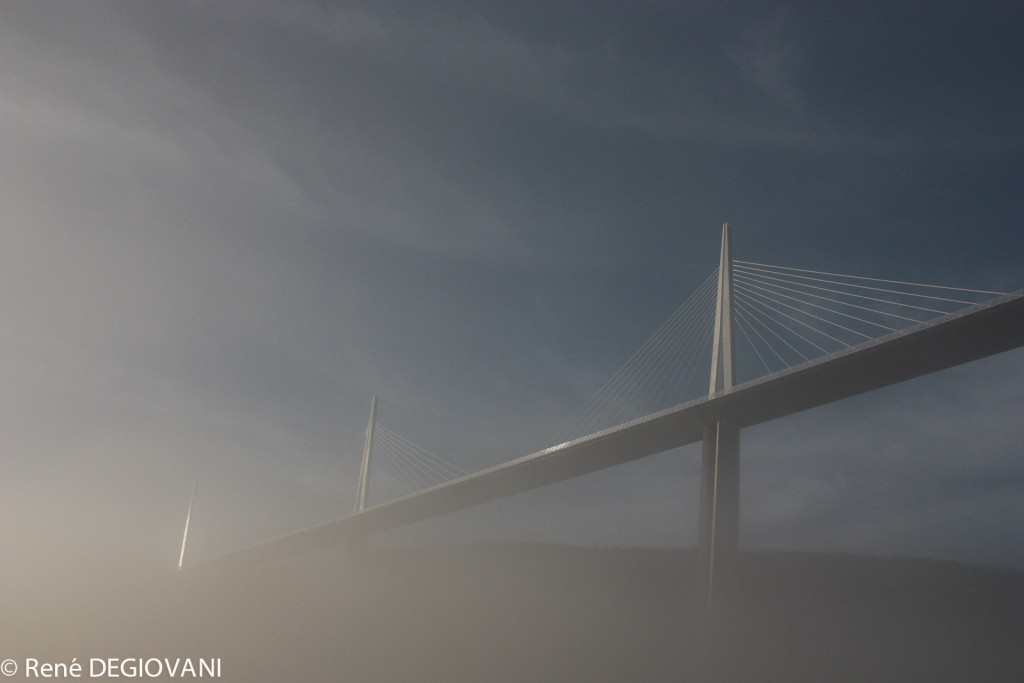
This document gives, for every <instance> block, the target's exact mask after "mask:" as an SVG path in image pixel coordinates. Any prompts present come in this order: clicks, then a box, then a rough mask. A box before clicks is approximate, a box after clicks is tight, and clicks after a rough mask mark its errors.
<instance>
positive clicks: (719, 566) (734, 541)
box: [697, 223, 740, 603]
mask: <svg viewBox="0 0 1024 683" xmlns="http://www.w3.org/2000/svg"><path fill="white" fill-rule="evenodd" d="M731 242H732V239H731V236H730V233H729V224H728V223H726V224H724V225H723V226H722V252H721V261H720V263H719V266H718V305H717V308H716V312H715V335H714V348H713V349H712V353H711V385H710V388H709V390H708V395H709V396H714V395H715V394H717V393H719V392H722V391H728V390H729V389H731V388H732V387H733V383H734V372H733V368H734V365H735V350H734V347H733V337H732V327H733V325H732V323H733V315H732V257H731V254H730V247H731ZM739 511H740V430H739V427H736V426H734V425H731V424H729V423H727V422H725V421H723V420H715V421H714V422H710V423H708V424H706V425H704V442H703V449H702V451H701V475H700V517H699V522H698V524H699V526H698V534H697V562H698V564H697V597H698V600H700V601H701V602H703V603H710V602H711V600H712V597H713V596H714V594H715V591H716V588H717V586H716V582H717V581H718V579H719V578H720V577H721V575H722V573H723V570H727V569H728V566H729V564H730V563H731V562H732V561H733V559H734V558H735V555H736V552H737V551H738V549H739V536H740V515H739Z"/></svg>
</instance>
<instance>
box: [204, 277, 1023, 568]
mask: <svg viewBox="0 0 1024 683" xmlns="http://www.w3.org/2000/svg"><path fill="white" fill-rule="evenodd" d="M1020 346H1024V290H1020V291H1017V292H1014V293H1012V294H1007V295H1004V296H1001V297H998V298H996V299H992V300H990V301H987V302H985V303H982V304H978V305H976V306H972V307H969V308H966V309H963V310H962V311H958V312H956V313H952V314H949V315H946V316H942V317H940V318H936V319H934V320H932V321H929V322H926V323H921V324H919V325H916V326H914V327H912V328H909V329H907V330H902V331H900V332H896V333H893V334H890V335H887V336H885V337H882V338H879V339H877V340H873V341H870V342H865V343H864V344H861V345H858V346H855V347H851V348H849V349H846V350H844V351H842V352H839V353H835V354H832V355H829V356H825V357H823V358H820V359H816V360H813V361H809V362H807V363H804V364H802V365H799V366H795V367H793V368H790V369H788V370H784V371H781V372H777V373H774V374H771V375H768V376H766V377H763V378H760V379H757V380H753V381H751V382H747V383H745V384H741V385H738V386H736V387H734V388H733V389H732V390H729V391H727V392H723V393H720V394H716V395H715V396H713V397H711V398H701V399H698V400H695V401H691V402H689V403H685V404H683V405H680V406H677V407H674V408H670V409H668V410H665V411H661V412H658V413H654V414H652V415H648V416H645V417H642V418H639V419H637V420H633V421H631V422H628V423H624V424H622V425H619V426H617V427H613V428H610V429H606V430H603V431H600V432H596V433H594V434H591V435H589V436H586V437H582V438H579V439H575V440H573V441H568V442H566V443H563V444H559V445H557V446H553V447H551V448H547V449H545V450H542V451H539V452H537V453H533V454H531V455H527V456H524V457H522V458H518V459H516V460H512V461H510V462H507V463H503V464H501V465H498V466H495V467H491V468H489V469H485V470H482V471H480V472H477V473H474V474H470V475H467V476H465V477H462V478H460V479H456V480H454V481H451V482H448V483H445V484H442V485H439V486H435V487H433V488H430V489H426V490H424V491H420V492H417V493H414V494H411V495H408V496H405V497H404V498H399V499H397V500H393V501H389V502H386V503H381V504H378V505H374V506H372V507H368V508H366V509H365V510H363V511H362V512H361V513H358V514H352V515H348V516H346V517H342V518H340V519H337V520H334V521H330V522H326V523H324V524H321V525H319V526H315V527H312V528H309V529H305V530H302V531H297V532H294V533H291V534H288V535H285V536H281V537H278V538H276V539H272V540H269V541H265V542H263V543H259V544H257V545H254V546H250V547H248V548H244V549H242V550H239V551H236V552H234V553H231V554H229V555H225V556H223V557H221V558H218V559H216V560H213V561H212V563H214V564H220V563H233V562H249V561H253V560H261V559H274V558H280V557H286V556H291V555H295V554H298V553H302V552H307V551H310V550H314V549H316V548H320V547H324V546H328V545H333V544H336V543H341V542H345V541H347V540H350V539H358V538H363V537H365V536H366V535H368V534H371V533H376V532H380V531H385V530H388V529H394V528H397V527H400V526H405V525H407V524H410V523H413V522H417V521H420V520H424V519H429V518H431V517H436V516H438V515H442V514H445V513H448V512H453V511H456V510H461V509H464V508H468V507H471V506H473V505H478V504H480V503H484V502H487V501H491V500H496V499H498V498H503V497H505V496H509V495H512V494H515V493H519V492H522V491H527V490H529V489H533V488H537V487H540V486H544V485H545V484H551V483H554V482H557V481H562V480H564V479H569V478H572V477H576V476H579V475H582V474H586V473H588V472H593V471H596V470H600V469H603V468H606V467H611V466H613V465H618V464H620V463H624V462H628V461H630V460H635V459H637V458H643V457H646V456H648V455H653V454H655V453H660V452H662V451H666V450H669V449H671V448H678V447H680V446H685V445H687V444H691V443H695V442H697V441H700V439H701V438H702V429H703V425H704V424H707V423H708V422H711V421H714V420H725V421H727V422H730V423H733V424H735V425H738V426H740V427H749V426H752V425H756V424H760V423H762V422H767V421H769V420H773V419H776V418H779V417H783V416H786V415H791V414H793V413H797V412H800V411H803V410H807V409H809V408H814V407H816V406H820V405H824V404H827V403H831V402H833V401H837V400H840V399H844V398H848V397H851V396H855V395H857V394H861V393H864V392H868V391H872V390H874V389H879V388H882V387H885V386H888V385H891V384H896V383H898V382H903V381H905V380H909V379H913V378H915V377H920V376H922V375H926V374H929V373H932V372H937V371H939V370H943V369H946V368H949V367H953V366H955V365H960V364H962V363H967V362H970V361H972V360H976V359H979V358H984V357H986V356H991V355H994V354H997V353H1001V352H1003V351H1008V350H1010V349H1014V348H1018V347H1020Z"/></svg>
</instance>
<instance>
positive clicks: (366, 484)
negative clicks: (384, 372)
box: [355, 396, 377, 512]
mask: <svg viewBox="0 0 1024 683" xmlns="http://www.w3.org/2000/svg"><path fill="white" fill-rule="evenodd" d="M376 423H377V397H376V396H374V397H373V400H372V401H370V423H369V424H367V425H366V441H365V442H364V443H363V465H362V467H360V468H359V494H358V495H357V496H356V509H355V511H356V512H362V511H363V508H365V507H366V498H367V495H368V494H369V491H370V454H371V453H372V452H373V430H374V426H375V425H376Z"/></svg>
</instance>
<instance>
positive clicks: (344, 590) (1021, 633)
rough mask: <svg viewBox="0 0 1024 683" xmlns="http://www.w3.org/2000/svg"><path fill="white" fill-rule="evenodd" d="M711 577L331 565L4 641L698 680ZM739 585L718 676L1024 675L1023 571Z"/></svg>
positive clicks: (475, 555)
mask: <svg viewBox="0 0 1024 683" xmlns="http://www.w3.org/2000/svg"><path fill="white" fill-rule="evenodd" d="M694 566H695V557H694V554H693V552H691V551H683V550H664V549H660V550H659V549H597V548H580V547H570V546H557V545H530V544H473V545H462V546H444V547H431V548H403V549H393V550H387V551H378V552H374V553H369V554H367V555H366V556H365V557H364V558H363V559H362V560H356V559H354V558H351V557H347V556H340V551H339V552H335V551H332V552H327V553H323V554H320V555H313V556H306V557H303V558H298V559H296V560H293V561H291V562H288V563H281V564H274V565H262V566H253V567H250V568H248V569H246V570H244V571H232V572H225V573H221V572H189V571H187V570H186V571H185V572H182V573H180V574H175V575H173V576H163V577H160V579H159V580H156V581H149V582H145V583H140V584H138V585H136V586H134V587H131V588H123V587H122V588H119V589H117V590H114V591H106V592H103V593H102V594H96V595H95V596H94V597H93V598H92V599H90V600H84V601H82V602H80V603H79V604H78V605H77V606H74V608H69V607H68V605H66V604H63V605H60V606H56V607H57V608H56V610H55V612H54V613H53V615H52V616H50V617H48V618H46V619H39V618H38V616H39V615H38V613H37V615H36V616H37V618H36V619H35V620H34V623H35V624H36V629H37V630H35V631H32V630H31V629H29V630H28V631H25V630H22V631H21V632H20V634H19V637H18V643H16V644H14V643H11V642H8V643H6V644H5V645H12V644H14V645H15V647H16V649H19V650H20V649H21V648H25V652H24V653H23V654H24V656H47V657H61V656H66V657H68V658H70V657H71V656H78V657H79V658H82V657H89V656H97V655H96V653H102V654H101V655H99V656H114V655H117V656H122V657H123V656H192V657H199V656H202V657H220V658H221V659H222V661H223V669H224V678H223V680H229V681H247V682H258V681H275V682H276V681H282V680H301V681H337V680H343V681H373V682H375V683H376V682H380V681H410V682H413V681H426V680H432V681H529V682H537V681H574V682H575V681H616V682H618V681H685V680H698V672H700V671H701V670H702V668H701V667H702V662H703V661H704V660H702V650H701V647H700V642H701V641H700V639H699V638H700V634H701V633H702V632H703V630H702V629H701V628H700V625H701V624H700V616H701V615H700V612H699V611H698V610H697V609H696V608H695V606H694V605H695V601H694V596H693V590H694V589H693V586H694V581H693V574H694ZM737 571H738V572H739V576H738V577H736V578H737V579H738V580H737V585H742V586H743V590H742V592H739V593H736V592H734V593H733V594H732V595H730V596H729V597H728V599H727V600H723V603H722V605H721V606H720V610H721V611H720V612H719V613H718V614H717V616H716V618H715V628H714V631H715V636H716V641H715V644H714V647H713V649H712V652H711V661H710V671H711V675H709V676H708V677H707V680H721V681H824V680H827V681H858V682H860V681H868V680H870V681H912V680H913V681H918V680H920V681H924V680H927V681H975V680H978V681H981V680H983V681H1020V680H1024V653H1022V651H1021V647H1020V646H1021V643H1024V572H1020V571H1014V570H1006V569H994V568H985V567H976V566H969V565H962V564H955V563H949V562H939V561H931V560H909V559H899V558H894V559H889V558H872V557H861V556H843V555H824V554H809V553H780V552H746V553H742V554H741V557H740V563H739V565H738V569H737ZM9 616H14V617H17V616H18V615H8V614H5V621H6V620H7V618H8V617H9ZM30 621H31V620H26V621H22V622H21V623H22V624H25V623H30ZM8 623H10V622H8ZM34 653H35V654H34ZM12 655H13V656H22V653H21V652H5V656H12Z"/></svg>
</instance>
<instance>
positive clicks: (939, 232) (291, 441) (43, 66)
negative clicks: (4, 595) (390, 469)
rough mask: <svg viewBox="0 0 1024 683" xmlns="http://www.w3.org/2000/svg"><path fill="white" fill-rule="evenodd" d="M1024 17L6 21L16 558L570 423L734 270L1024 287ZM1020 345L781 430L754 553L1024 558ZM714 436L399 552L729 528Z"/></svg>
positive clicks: (302, 499) (334, 511)
mask: <svg viewBox="0 0 1024 683" xmlns="http://www.w3.org/2000/svg"><path fill="white" fill-rule="evenodd" d="M1022 28H1024V10H1022V9H1021V7H1020V5H1019V4H1018V3H1011V2H1007V3H966V2H959V3H958V2H947V3H933V2H920V3H913V2H911V3H901V4H900V5H899V6H898V7H895V8H894V7H886V6H882V5H881V4H880V3H879V4H877V5H865V3H795V2H794V3H705V2H693V3H688V2H683V3H662V2H653V1H652V2H628V3H627V2H617V3H616V2H596V1H595V2H586V3H582V2H581V3H557V4H553V3H530V2H525V3H524V2H504V3H502V2H493V3H491V2H487V3H458V2H452V3H436V4H431V5H429V6H428V5H427V4H426V3H415V2H410V3H400V2H395V3H390V2H379V3H354V2H353V3H330V2H294V1H291V0H289V1H288V2H284V1H283V0H282V1H280V2H270V1H258V2H257V1H253V2H246V3H231V2H228V3H198V2H146V3H136V2H89V3H56V2H27V1H21V2H19V1H8V2H4V3H3V4H2V5H0V60H2V63H3V69H0V159H2V161H3V163H2V164H0V188H2V190H3V191H2V199H0V231H2V233H0V234H2V240H3V244H2V250H0V253H2V256H0V258H2V259H3V261H2V273H0V282H2V286H0V301H2V306H3V308H2V315H3V325H2V328H0V344H2V347H3V354H2V372H3V386H4V389H3V394H2V415H3V423H4V426H3V437H2V439H3V440H2V453H0V468H2V472H0V513H2V522H0V524H2V526H0V534H2V535H0V539H2V543H0V545H2V547H3V548H4V550H3V563H4V567H3V571H4V573H5V574H6V575H7V576H15V577H17V576H24V577H27V576H33V575H40V574H47V573H52V574H54V575H59V574H60V573H61V572H62V571H65V570H69V569H72V568H75V569H79V570H81V569H82V568H84V569H85V570H87V571H103V572H107V571H118V570H119V568H120V570H124V571H129V570H130V571H136V570H145V571H157V570H160V569H162V568H164V567H168V568H169V567H172V566H174V564H175V562H176V560H177V552H178V547H177V544H178V543H179V539H180V531H181V525H182V523H183V520H184V514H185V506H186V505H187V502H188V496H189V493H190V491H191V487H192V481H193V479H195V478H198V479H199V497H198V499H197V503H196V512H195V514H194V516H193V523H194V526H193V529H192V532H191V535H190V542H191V543H192V545H191V547H190V551H189V552H190V556H191V557H192V558H193V559H197V560H198V559H201V558H203V557H210V556H212V555H215V554H219V553H220V552H224V551H227V550H230V549H232V548H235V547H238V546H242V545H245V544H248V543H252V542H255V541H258V540H262V539H265V538H269V537H271V536H274V535H277V534H280V533H284V532H287V531H290V530H294V529H297V528H301V527H304V526H307V525H310V524H314V523H317V522H320V521H324V520H325V519H328V518H332V517H335V516H338V515H341V514H344V513H347V512H348V511H349V510H350V509H351V507H352V504H353V501H354V498H355V489H356V477H357V476H358V460H359V457H360V452H361V440H362V430H363V428H364V425H365V421H366V418H367V415H368V411H369V403H370V397H371V396H373V395H375V394H376V395H378V396H379V397H380V413H379V417H380V420H381V422H382V423H384V424H386V425H387V426H388V427H389V428H390V429H393V430H395V431H396V432H398V433H400V434H402V435H403V436H405V437H407V438H409V439H411V440H412V441H415V442H416V443H418V444H420V445H421V446H423V447H425V448H427V449H429V450H430V451H432V452H434V453H437V454H442V455H445V456H446V457H449V458H450V459H452V460H454V461H456V462H458V463H459V464H460V465H462V466H463V467H466V468H469V469H471V468H474V467H477V466H485V465H490V464H495V463H497V462H500V461H502V460H504V459H507V458H510V457H514V456H518V455H523V454H525V453H527V452H530V451H532V450H534V449H536V448H539V447H542V446H545V445H548V444H547V443H546V441H545V439H547V438H548V437H549V435H551V434H553V433H554V432H555V431H556V430H557V428H558V427H559V426H560V425H561V424H563V423H564V422H565V421H566V420H568V419H569V417H571V416H572V415H573V413H574V412H575V411H576V410H577V409H578V408H579V407H580V406H582V405H583V403H584V402H585V401H586V399H587V398H588V397H589V396H590V395H591V394H592V393H593V392H594V391H595V390H596V389H597V388H598V387H600V385H601V384H602V383H603V381H604V380H605V379H606V378H607V377H609V376H610V375H611V374H612V373H613V372H614V371H615V370H616V369H617V368H618V367H619V366H620V365H621V364H622V363H623V362H624V361H625V360H626V359H627V358H628V357H629V355H630V354H631V353H632V352H633V351H634V350H636V348H637V347H639V345H640V344H641V343H642V342H643V341H644V340H645V339H646V338H647V337H648V336H649V335H650V334H651V333H652V332H653V330H654V329H655V328H656V327H657V326H658V325H659V324H660V323H661V322H662V321H663V320H664V319H665V318H666V317H667V316H668V315H669V314H670V313H671V312H672V311H673V310H674V309H675V308H676V307H677V306H678V305H679V304H680V303H682V301H683V300H685V299H686V297H687V296H689V294H690V293H691V292H692V291H693V290H694V289H695V288H696V287H697V286H698V285H699V284H700V282H701V281H703V279H704V278H705V277H706V276H707V275H708V274H709V273H710V272H711V270H712V269H713V268H714V267H715V265H716V259H717V249H718V242H719V237H720V235H719V230H720V225H721V224H722V222H724V221H729V222H731V223H732V224H733V226H734V237H733V240H734V251H735V255H736V257H737V258H741V259H746V260H752V261H760V262H765V263H772V264H779V265H789V266H795V267H808V268H815V269H821V270H830V271H838V272H843V273H852V274H859V275H866V276H873V277H883V278H894V279H901V280H911V281H922V282H929V283H935V284H946V285H953V286H962V287H973V288H980V289H992V290H999V291H1008V290H1015V289H1018V288H1020V287H1022V286H1024V266H1022V255H1024V230H1022V225H1024V201H1022V199H1021V191H1020V188H1021V181H1022V180H1024V127H1022V124H1021V120H1022V117H1021V113H1022V111H1024V54H1022V52H1024V49H1022V48H1021V46H1020V41H1019V35H1020V31H1021V30H1022ZM1022 374H1024V355H1022V354H1021V353H1020V352H1012V353H1008V354H1004V355H1003V356H1000V357H996V358H992V359H988V360H985V361H981V362H978V363H975V364H972V365H969V366H965V367H963V368H959V369H955V370H952V371H949V372H946V373H942V374H940V375H936V376H933V377H929V378H925V379H921V380H917V381H915V382H912V383H909V384H907V385H905V386H899V387H893V388H891V389H888V390H886V391H883V392H877V393H876V394H872V395H870V396H867V397H861V398H858V399H854V400H850V401H846V402H842V403H840V404H837V405H835V406H830V407H827V408H821V409H817V410H815V411H811V412H809V413H806V414H804V415H801V416H796V417H793V418H787V419H786V420H782V421H779V422H778V423H772V424H768V425H764V426H761V427H758V428H756V429H751V430H748V431H747V432H745V433H744V437H743V438H744V442H743V453H744V455H743V457H744V474H743V513H742V514H743V528H744V531H743V533H744V536H743V540H744V543H745V544H747V545H748V546H752V547H777V548H789V549H805V550H836V551H846V552H872V553H881V554H914V555H924V556H931V557H943V558H952V559H959V560H964V561H978V562H989V563H997V564H1004V565H1010V566H1017V567H1021V566H1024V542H1022V541H1021V538H1024V534H1022V533H1021V531H1022V529H1024V488H1022V484H1024V474H1022V465H1024V460H1022V458H1024V452H1022V446H1021V444H1022V443H1024V432H1022V431H1021V430H1022V427H1021V424H1020V423H1022V422H1024V421H1022V420H1020V413H1021V409H1022V407H1024V390H1022V389H1021V386H1022V384H1024V383H1022V382H1021V381H1020V378H1021V377H1022ZM697 472H698V464H697V452H696V451H695V450H686V451H684V452H682V453H668V454H664V455H659V456H655V457H653V458H649V459H646V460H642V461H639V462H637V463H633V464H630V465H628V466H622V467H618V468H614V469H612V470H609V471H606V472H603V473H600V474H596V475H592V476H590V477H587V478H583V479H580V480H578V481H574V482H571V483H567V484H564V485H558V486H553V487H548V488H546V489H543V490H539V491H536V492H532V493H529V494H525V495H523V496H520V497H518V498H515V499H510V500H507V501H504V502H502V503H499V504H495V505H492V506H488V507H486V508H480V509H478V510H474V511H471V512H470V513H467V514H461V515H456V516H451V517H448V518H444V519H441V520H437V521H434V522H431V523H429V524H424V525H420V526H418V527H417V528H414V529H412V530H410V532H406V533H404V534H395V535H394V536H395V540H403V541H407V540H410V539H411V540H417V541H428V540H431V539H445V540H472V539H476V538H496V539H536V540H564V541H571V542H578V543H611V544H637V545H645V544H658V545H692V543H693V539H694V537H695V527H696V496H697V490H696V486H697V482H696V477H697Z"/></svg>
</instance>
